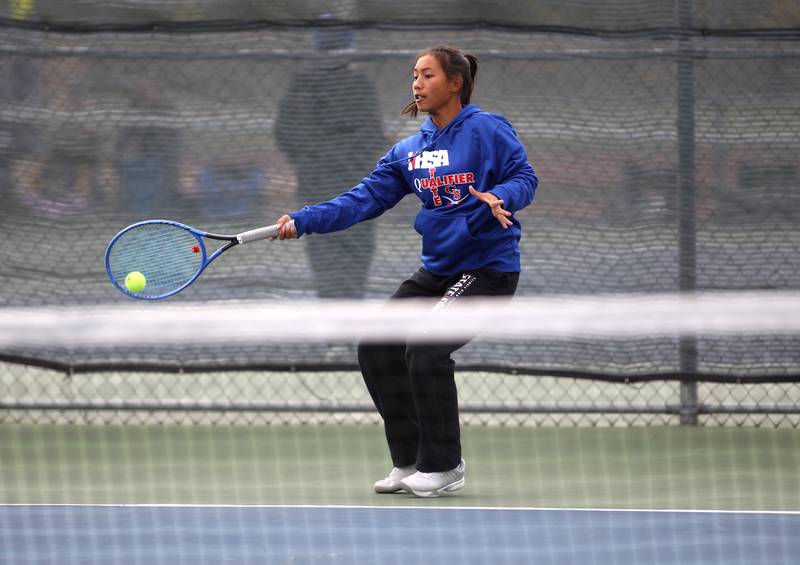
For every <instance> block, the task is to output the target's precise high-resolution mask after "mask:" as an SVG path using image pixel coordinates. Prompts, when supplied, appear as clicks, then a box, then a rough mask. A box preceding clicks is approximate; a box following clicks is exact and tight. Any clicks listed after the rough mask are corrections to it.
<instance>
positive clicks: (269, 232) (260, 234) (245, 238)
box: [236, 220, 294, 243]
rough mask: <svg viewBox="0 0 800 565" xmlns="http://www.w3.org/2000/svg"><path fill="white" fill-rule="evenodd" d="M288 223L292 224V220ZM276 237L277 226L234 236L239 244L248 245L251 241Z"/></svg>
mask: <svg viewBox="0 0 800 565" xmlns="http://www.w3.org/2000/svg"><path fill="white" fill-rule="evenodd" d="M289 223H290V224H294V220H292V221H290V222H289ZM277 236H278V224H273V225H271V226H266V227H263V228H257V229H254V230H250V231H245V232H242V233H240V234H238V235H237V236H236V239H237V240H239V243H250V242H251V241H259V240H261V239H267V238H268V237H277Z"/></svg>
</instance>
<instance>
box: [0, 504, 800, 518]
mask: <svg viewBox="0 0 800 565" xmlns="http://www.w3.org/2000/svg"><path fill="white" fill-rule="evenodd" d="M19 506H33V507H76V508H254V509H258V508H311V509H317V508H336V509H350V508H353V509H389V510H408V509H411V510H415V509H425V510H513V511H535V512H638V513H647V512H651V513H652V512H658V513H662V514H664V513H676V514H677V513H680V514H777V515H787V516H800V510H690V509H684V508H675V509H669V508H550V507H535V506H369V505H346V504H332V505H325V504H69V503H54V504H48V503H43V502H36V503H32V504H25V503H23V502H15V503H0V508H4V507H19Z"/></svg>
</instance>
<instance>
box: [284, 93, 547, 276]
mask: <svg viewBox="0 0 800 565" xmlns="http://www.w3.org/2000/svg"><path fill="white" fill-rule="evenodd" d="M412 157H413V158H412ZM538 182H539V181H538V178H537V177H536V173H534V171H533V167H531V165H530V163H528V156H527V154H526V152H525V148H524V147H523V146H522V144H521V143H520V141H519V139H517V134H516V132H515V131H514V129H513V128H512V127H511V124H510V123H509V121H508V120H507V119H506V118H504V117H503V116H501V115H499V114H491V113H489V112H483V111H481V109H480V108H478V107H477V106H475V105H474V104H468V105H466V106H464V107H463V108H462V109H461V112H459V113H458V115H457V116H456V117H455V118H454V119H453V120H452V121H451V122H450V123H449V124H447V125H446V126H445V127H444V128H442V129H438V128H437V127H436V126H435V125H434V123H433V121H432V120H431V118H430V117H429V118H428V119H427V120H426V121H425V122H424V123H423V124H422V126H421V127H420V132H419V133H418V134H417V135H413V136H411V137H408V138H406V139H404V140H402V141H400V142H399V143H397V144H396V145H395V146H394V147H392V149H391V150H390V151H389V152H388V153H387V154H386V155H385V156H384V157H383V158H382V159H381V160H380V161H379V162H378V165H377V167H376V168H375V170H374V171H372V173H371V174H370V175H369V176H368V177H367V178H365V179H364V180H362V181H361V182H360V183H359V184H358V185H357V186H355V187H354V188H353V189H351V190H350V191H348V192H345V193H344V194H341V195H339V196H337V197H336V198H333V199H331V200H329V201H327V202H322V203H320V204H316V205H313V206H306V207H304V208H303V209H302V210H299V211H296V212H292V213H291V214H289V215H290V216H291V217H292V219H294V222H295V228H296V229H297V235H298V236H302V235H304V234H310V233H330V232H334V231H339V230H344V229H347V228H349V227H350V226H352V225H353V224H356V223H358V222H363V221H365V220H371V219H372V218H375V217H377V216H380V215H381V214H383V213H384V212H385V211H386V210H388V209H389V208H391V207H393V206H394V205H395V204H397V203H398V202H399V201H400V199H402V198H403V197H404V196H405V195H406V194H409V193H412V192H413V193H414V194H416V195H417V197H418V198H419V199H420V200H421V201H422V208H421V209H420V211H419V213H418V214H417V218H416V221H415V222H414V228H415V229H416V230H417V232H419V233H420V234H421V235H422V265H423V267H424V268H425V269H426V270H427V271H429V272H431V273H433V274H436V275H453V274H456V273H460V272H462V271H467V270H471V269H478V268H481V267H488V268H492V269H496V270H498V271H505V272H519V270H520V262H519V239H520V236H521V235H522V229H521V227H520V224H519V222H518V221H517V219H516V218H515V217H513V216H512V217H511V221H512V223H513V225H512V226H509V227H508V229H503V227H502V226H501V225H500V222H499V221H498V220H497V219H496V218H495V217H494V216H492V212H491V210H490V209H489V206H488V205H487V204H485V203H483V202H481V201H480V200H479V199H477V198H475V197H474V196H472V195H471V194H470V193H469V186H470V185H472V186H473V187H475V189H476V190H477V191H478V192H491V193H493V194H494V195H495V196H497V197H498V198H500V199H501V200H503V201H504V204H503V207H504V208H505V209H506V210H508V211H510V212H512V213H513V212H516V211H518V210H521V209H522V208H524V207H525V206H527V205H528V204H530V203H531V202H532V201H533V196H534V193H535V192H536V186H537V184H538Z"/></svg>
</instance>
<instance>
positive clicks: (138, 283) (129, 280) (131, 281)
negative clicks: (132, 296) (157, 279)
mask: <svg viewBox="0 0 800 565" xmlns="http://www.w3.org/2000/svg"><path fill="white" fill-rule="evenodd" d="M145 286H147V279H146V278H144V275H143V274H142V273H140V272H139V271H133V272H131V273H128V276H127V277H125V288H127V289H128V290H130V291H131V292H142V291H143V290H144V287H145Z"/></svg>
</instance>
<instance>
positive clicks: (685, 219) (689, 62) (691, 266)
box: [676, 0, 698, 426]
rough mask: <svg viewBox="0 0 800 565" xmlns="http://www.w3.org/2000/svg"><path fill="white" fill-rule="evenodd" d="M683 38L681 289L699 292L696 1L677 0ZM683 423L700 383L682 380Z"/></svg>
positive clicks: (684, 369) (689, 356)
mask: <svg viewBox="0 0 800 565" xmlns="http://www.w3.org/2000/svg"><path fill="white" fill-rule="evenodd" d="M676 19H677V23H678V29H679V33H680V37H679V39H678V55H677V61H676V65H677V70H676V75H677V97H678V107H677V117H676V120H677V133H678V187H677V188H678V264H679V267H678V268H679V274H678V288H679V290H680V291H681V292H692V291H694V290H696V289H697V226H696V223H695V220H696V204H695V198H696V186H695V96H694V60H693V58H692V37H691V33H692V0H677V4H676ZM678 355H679V360H680V361H679V362H680V370H681V373H682V374H683V375H695V374H697V336H694V335H684V336H681V337H680V342H679V348H678ZM680 402H681V410H680V414H681V424H684V425H691V426H695V425H697V413H698V405H697V382H696V381H685V380H682V381H681V389H680Z"/></svg>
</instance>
